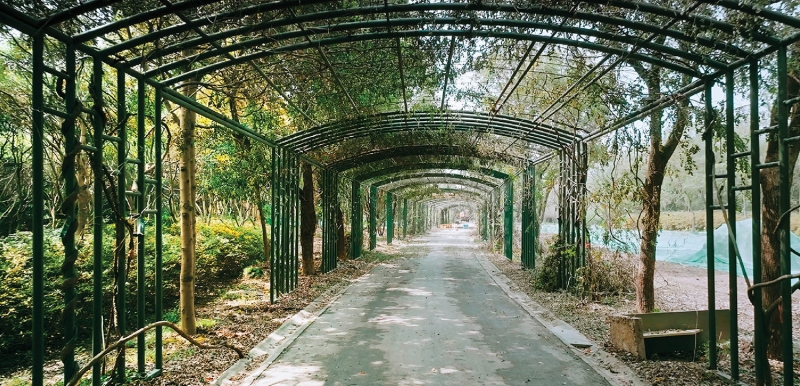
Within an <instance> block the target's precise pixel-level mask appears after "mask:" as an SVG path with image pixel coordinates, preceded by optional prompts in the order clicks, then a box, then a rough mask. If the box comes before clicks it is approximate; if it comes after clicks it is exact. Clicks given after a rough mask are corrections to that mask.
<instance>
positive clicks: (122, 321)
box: [65, 71, 128, 383]
mask: <svg viewBox="0 0 800 386" xmlns="http://www.w3.org/2000/svg"><path fill="white" fill-rule="evenodd" d="M126 94H127V90H126V88H125V73H124V72H122V71H117V137H118V138H119V143H118V144H117V208H118V209H119V214H120V215H121V216H126V215H127V213H128V211H127V209H128V208H127V206H128V198H127V194H126V193H125V192H126V191H127V179H126V177H127V176H126V173H125V165H126V163H127V161H126V160H127V158H128V128H127V115H128V108H127V104H126V98H125V95H126ZM120 220H121V219H120ZM115 231H116V236H115V241H116V250H115V257H116V260H117V299H116V306H117V329H118V330H119V334H120V336H125V335H126V334H127V330H128V329H127V326H126V323H127V320H126V319H127V315H128V312H127V309H126V302H127V296H126V288H125V283H126V282H127V281H128V264H127V261H128V260H127V258H128V254H127V253H126V247H125V224H124V223H123V222H122V221H117V222H116V225H115ZM123 346H124V345H123ZM118 357H119V358H120V360H118V361H117V363H118V364H119V366H118V367H117V370H116V371H117V374H116V375H117V381H118V382H120V383H124V382H125V347H121V348H120V352H119V354H118ZM65 383H66V381H65Z"/></svg>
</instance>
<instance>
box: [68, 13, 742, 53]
mask: <svg viewBox="0 0 800 386" xmlns="http://www.w3.org/2000/svg"><path fill="white" fill-rule="evenodd" d="M211 1H212V0H202V1H201V0H196V1H185V2H182V3H178V4H174V5H172V6H171V7H169V8H170V9H167V8H166V7H162V8H160V9H156V10H150V11H147V12H143V13H141V14H138V15H134V16H131V17H129V18H127V19H123V20H120V21H118V22H114V23H109V24H107V25H105V26H102V27H99V28H96V29H94V30H92V31H88V32H85V33H82V34H79V35H76V36H75V38H76V40H77V41H78V42H86V41H88V40H90V39H93V38H97V37H100V36H102V35H103V34H105V33H109V32H113V31H115V30H120V29H124V28H127V27H130V26H132V25H134V24H137V23H141V22H143V21H146V20H151V19H154V18H156V17H159V16H163V15H166V14H169V13H172V12H178V11H181V10H186V9H190V8H193V7H197V6H198V5H202V4H203V3H208V2H211ZM320 2H322V1H320V0H310V1H303V4H304V5H308V4H315V3H320ZM297 3H299V2H288V1H283V2H276V3H267V4H259V5H256V6H251V7H247V8H244V9H242V10H236V11H229V12H221V13H218V14H215V15H209V16H208V17H203V18H197V19H194V20H191V21H190V22H189V23H186V24H178V25H175V26H171V27H167V28H164V29H163V30H161V31H156V32H152V33H150V34H147V35H144V36H141V37H138V38H134V39H131V40H129V41H126V42H124V43H120V44H118V45H116V46H112V47H110V48H108V49H106V50H107V52H108V53H109V54H113V53H118V52H121V51H123V50H126V49H131V48H133V47H136V46H139V45H142V44H146V43H152V42H154V41H155V40H157V39H160V38H163V37H166V36H171V35H176V34H180V33H184V32H187V31H190V30H191V29H193V28H198V27H202V26H206V25H211V24H212V23H214V22H215V21H225V20H235V19H238V18H240V17H241V15H243V14H255V13H263V12H269V11H274V10H276V9H281V8H288V7H294V6H296V5H298V4H297ZM629 7H630V6H627V7H624V8H629ZM431 11H451V12H463V11H490V12H501V13H513V14H519V13H521V14H526V15H537V16H538V15H545V16H556V17H564V18H570V19H573V20H579V21H587V22H593V23H601V24H609V25H614V26H622V27H625V28H629V29H633V30H637V31H642V32H651V33H659V34H662V35H665V36H669V37H671V38H674V39H677V40H681V41H685V42H689V43H691V44H698V45H700V46H703V47H706V48H712V49H716V50H720V51H722V52H725V53H728V54H731V55H734V56H737V57H740V58H741V57H746V56H747V55H748V54H749V53H748V52H747V51H744V50H742V49H740V48H738V47H735V46H733V45H731V44H726V43H724V42H719V41H716V40H714V39H708V38H704V37H701V36H689V35H686V34H685V33H683V32H681V31H677V30H671V29H662V28H661V26H660V25H655V24H649V23H644V22H639V21H634V20H628V19H624V18H619V17H613V16H606V15H603V14H599V13H593V12H581V11H574V10H568V9H559V8H553V7H545V6H540V5H536V4H532V5H529V6H527V7H525V6H523V7H520V6H518V5H516V4H515V5H511V4H508V5H506V4H482V3H462V4H453V3H424V4H420V3H417V4H387V5H385V6H368V7H353V8H349V9H338V10H326V11H322V12H316V13H310V14H302V15H297V16H298V17H297V19H296V20H300V21H301V22H304V23H306V22H316V21H321V20H329V19H334V18H340V17H353V16H371V15H374V16H383V15H389V14H392V13H399V14H408V13H409V12H431ZM669 11H672V12H673V14H669ZM651 12H653V13H655V14H658V15H661V16H673V17H674V15H678V14H679V12H678V11H676V10H670V9H663V8H661V9H659V8H655V9H653V10H651ZM684 18H685V19H686V18H688V19H692V21H695V22H696V23H695V24H698V25H699V24H702V25H707V26H709V28H714V29H717V30H724V31H729V32H728V33H732V31H735V30H736V29H737V28H739V27H737V26H734V25H732V24H728V23H725V22H721V21H719V20H715V19H710V18H702V17H699V16H696V15H687V16H686V17H684ZM291 23H292V20H291V19H288V18H285V19H278V20H270V21H267V22H262V23H257V24H254V25H249V26H243V27H240V28H235V29H231V30H227V31H222V32H219V33H216V34H212V35H210V37H211V38H213V39H215V40H223V39H230V38H232V37H235V36H239V35H243V34H246V33H252V32H253V31H260V30H265V29H270V28H278V27H281V26H284V25H290V24H291ZM550 28H552V26H551V27H550ZM206 42H207V41H206V40H205V39H192V40H189V41H187V42H182V43H180V44H176V45H174V46H170V47H166V48H164V49H165V50H166V51H165V53H164V54H165V55H166V54H170V53H175V52H180V51H181V50H182V49H184V48H185V47H186V46H189V45H191V46H196V45H199V44H203V43H206ZM134 62H136V61H134Z"/></svg>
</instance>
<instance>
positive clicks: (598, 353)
mask: <svg viewBox="0 0 800 386" xmlns="http://www.w3.org/2000/svg"><path fill="white" fill-rule="evenodd" d="M476 257H477V260H478V262H479V263H480V264H481V266H483V269H484V270H485V271H486V273H488V274H489V276H490V277H491V278H492V280H494V282H495V283H496V284H497V285H498V286H499V287H500V288H501V289H502V290H503V291H504V292H505V293H506V294H507V295H508V297H510V298H511V299H513V300H514V302H516V303H517V304H518V305H519V306H520V307H522V309H523V310H525V312H527V313H528V314H530V315H531V316H533V317H534V318H535V319H536V320H537V321H538V322H539V323H541V324H542V325H543V326H544V327H545V328H547V329H548V330H549V331H550V332H551V333H552V334H553V335H555V336H556V337H557V338H558V339H559V340H561V341H562V342H563V343H564V345H566V346H567V347H568V348H569V349H570V350H572V352H573V353H575V355H576V356H578V357H579V358H581V360H583V361H584V362H586V364H588V365H589V366H591V367H592V368H593V369H594V370H595V371H597V373H598V374H600V376H602V377H603V378H605V379H606V381H608V382H609V383H610V384H612V385H621V386H647V385H648V384H647V383H646V382H644V381H643V380H642V379H641V378H640V377H639V375H638V374H636V373H635V372H634V371H633V370H632V369H631V368H630V367H629V366H628V365H627V364H625V363H624V362H622V361H621V360H619V359H617V358H616V357H614V356H613V355H611V354H610V353H608V352H607V351H605V350H603V349H602V348H600V347H599V346H598V345H597V344H595V343H594V342H592V341H591V340H589V339H588V338H586V337H585V336H584V335H583V334H581V333H580V331H578V330H577V329H575V328H574V327H572V326H571V325H569V324H568V323H567V322H565V321H563V320H561V319H559V318H557V317H556V316H555V315H554V314H553V313H552V312H550V311H549V310H547V309H546V308H544V307H543V306H542V305H541V304H539V303H537V302H536V301H534V300H533V299H531V298H530V297H529V296H528V295H527V294H525V293H524V292H522V291H521V290H518V289H514V288H512V286H513V287H517V285H516V284H514V283H513V282H512V281H511V280H510V279H508V277H506V275H504V274H503V273H502V272H500V270H499V269H497V267H496V266H495V265H494V263H492V262H491V261H489V259H487V258H486V256H483V254H481V253H480V252H479V253H476ZM543 315H546V316H547V317H546V318H545V317H543ZM584 342H585V343H588V344H589V345H591V347H590V348H591V353H590V354H588V355H587V353H586V352H585V351H584V350H583V349H580V348H577V347H576V346H575V344H576V343H577V344H578V345H581V344H583V343H584ZM612 367H613V368H615V369H616V370H617V372H616V373H615V372H612V371H611V370H610V369H609V368H612Z"/></svg>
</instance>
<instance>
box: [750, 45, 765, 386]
mask: <svg viewBox="0 0 800 386" xmlns="http://www.w3.org/2000/svg"><path fill="white" fill-rule="evenodd" d="M758 67H759V66H758V59H753V60H751V61H750V186H751V187H752V189H751V192H752V196H751V197H752V200H751V202H750V204H751V206H750V212H751V213H752V215H753V218H752V228H751V230H750V232H751V234H752V240H753V256H755V258H754V259H753V285H755V284H759V283H761V258H760V256H761V168H759V163H761V143H760V142H761V136H760V135H759V134H758V130H759V125H760V122H759V114H758V85H759V79H758ZM761 296H762V294H761V288H756V289H755V296H754V297H753V299H752V300H753V309H754V310H755V312H754V320H753V327H754V328H753V331H754V333H753V346H754V351H755V355H754V359H755V370H756V371H755V372H756V384H763V382H764V381H765V380H766V371H769V363H767V350H766V348H767V345H766V344H765V343H766V342H765V338H766V337H765V336H764V308H763V305H762V304H761V301H762V299H761Z"/></svg>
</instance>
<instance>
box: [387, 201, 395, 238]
mask: <svg viewBox="0 0 800 386" xmlns="http://www.w3.org/2000/svg"><path fill="white" fill-rule="evenodd" d="M393 198H394V195H393V194H392V193H386V244H391V243H392V239H393V238H394V204H393V201H394V200H393Z"/></svg>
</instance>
